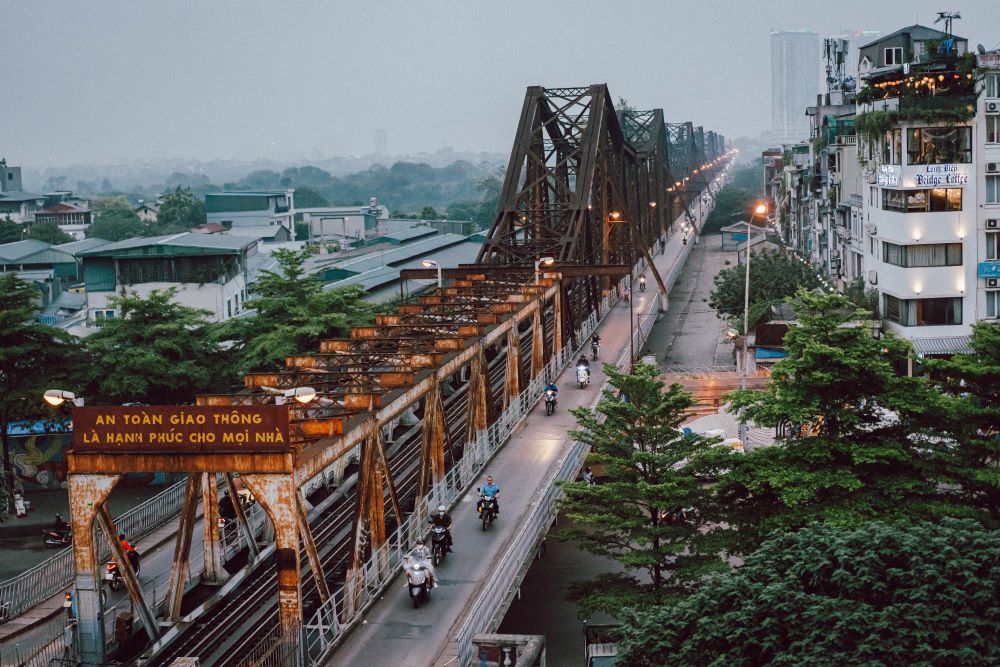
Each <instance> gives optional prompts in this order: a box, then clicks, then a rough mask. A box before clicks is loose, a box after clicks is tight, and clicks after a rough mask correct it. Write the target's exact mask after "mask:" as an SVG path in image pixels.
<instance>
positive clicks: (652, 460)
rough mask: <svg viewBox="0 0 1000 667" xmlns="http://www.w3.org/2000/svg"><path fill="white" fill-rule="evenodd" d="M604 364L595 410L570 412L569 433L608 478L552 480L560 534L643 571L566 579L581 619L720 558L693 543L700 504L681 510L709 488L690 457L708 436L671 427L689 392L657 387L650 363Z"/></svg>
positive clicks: (687, 404) (657, 594) (661, 590)
mask: <svg viewBox="0 0 1000 667" xmlns="http://www.w3.org/2000/svg"><path fill="white" fill-rule="evenodd" d="M604 370H605V372H606V373H607V375H608V383H609V385H610V387H611V389H609V390H605V391H604V392H603V394H602V395H601V399H600V402H599V403H598V404H597V408H596V410H590V409H588V408H577V409H575V410H574V411H573V415H574V416H575V417H576V418H577V421H578V424H579V430H577V431H574V432H573V433H572V436H573V437H574V438H576V439H577V440H580V441H582V442H586V443H588V444H589V445H590V446H591V454H590V457H589V458H588V462H589V463H591V464H592V465H595V466H602V467H603V470H604V474H605V475H606V476H607V477H608V481H607V482H606V483H603V484H597V485H588V484H587V483H586V482H563V483H560V484H559V486H560V487H561V488H562V489H563V491H564V492H565V494H566V495H565V497H564V498H563V500H562V502H561V504H562V508H563V510H564V511H565V513H566V514H567V516H568V518H570V519H571V520H572V521H573V522H574V525H573V526H572V527H571V528H568V529H564V530H563V531H561V532H560V534H559V537H560V539H565V540H572V541H573V542H574V543H575V544H577V545H579V546H581V547H582V548H584V549H586V550H587V551H590V552H591V553H594V554H599V555H602V556H607V557H610V558H613V559H615V560H617V561H618V562H620V563H621V564H622V565H623V566H624V567H625V569H626V570H627V571H631V572H639V573H642V574H643V575H644V578H643V581H640V580H639V579H638V578H636V577H634V576H632V575H618V574H605V575H602V576H600V577H598V578H597V579H595V580H593V581H589V582H584V583H582V584H577V585H574V597H576V598H577V600H578V601H579V602H580V605H581V616H582V617H584V618H586V617H589V616H590V615H591V613H592V612H593V611H595V610H598V609H600V610H604V611H607V612H610V613H612V614H615V613H617V612H619V611H620V610H621V609H622V608H623V607H627V606H630V605H634V604H637V603H640V602H643V603H644V602H652V601H662V600H664V599H666V598H668V597H670V596H674V595H678V594H680V593H682V592H685V591H687V590H688V589H689V588H690V587H691V586H692V584H693V582H694V581H696V580H697V579H698V578H699V577H701V576H703V575H704V574H705V573H706V572H708V571H712V570H713V569H720V568H722V567H723V564H722V561H720V560H719V558H718V556H717V555H715V554H714V553H708V554H705V553H701V552H699V551H698V550H697V548H696V546H695V543H696V540H695V539H694V538H695V536H696V535H698V531H699V529H700V528H701V527H702V523H701V518H700V516H701V515H700V512H699V511H697V509H695V510H693V511H691V510H689V511H687V512H682V510H685V508H691V507H693V508H698V507H699V506H701V505H703V504H704V500H705V498H706V497H707V495H708V491H707V490H706V489H705V484H704V482H703V480H700V479H699V478H698V477H697V476H696V475H695V474H694V470H693V468H692V467H691V465H689V461H690V459H691V458H692V457H693V456H694V455H695V453H696V452H699V451H702V450H704V449H706V448H707V447H709V444H708V443H707V441H705V440H704V439H703V438H701V437H699V436H697V435H684V434H683V433H682V431H681V429H680V428H679V426H680V424H681V423H682V422H683V421H684V419H685V418H686V417H687V416H688V415H689V413H690V408H691V406H692V405H693V400H692V399H691V396H690V395H689V394H688V393H686V392H685V391H684V390H683V389H682V388H681V386H680V385H677V384H674V385H671V386H670V387H665V386H664V382H663V381H662V380H660V379H659V378H658V377H657V375H658V370H657V368H656V367H655V366H652V365H649V364H637V365H636V367H635V369H634V371H633V373H632V374H627V373H622V372H620V371H619V370H618V369H616V368H615V367H613V366H610V365H605V366H604ZM618 392H621V393H624V394H626V395H627V396H628V401H627V402H626V401H623V400H622V399H621V398H620V397H619V396H618V395H617V394H618Z"/></svg>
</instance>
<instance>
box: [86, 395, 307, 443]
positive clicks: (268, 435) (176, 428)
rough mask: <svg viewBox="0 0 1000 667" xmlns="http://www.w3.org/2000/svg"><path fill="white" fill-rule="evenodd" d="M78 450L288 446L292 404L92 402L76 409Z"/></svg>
mask: <svg viewBox="0 0 1000 667" xmlns="http://www.w3.org/2000/svg"><path fill="white" fill-rule="evenodd" d="M73 449H74V451H77V452H104V453H107V452H120V453H133V454H134V453H149V454H205V453H216V452H220V453H221V452H248V453H249V452H286V451H289V442H288V407H287V406H284V405H254V406H230V407H224V406H173V405H170V406H166V405H151V406H128V407H126V406H107V407H102V406H89V407H81V408H74V409H73Z"/></svg>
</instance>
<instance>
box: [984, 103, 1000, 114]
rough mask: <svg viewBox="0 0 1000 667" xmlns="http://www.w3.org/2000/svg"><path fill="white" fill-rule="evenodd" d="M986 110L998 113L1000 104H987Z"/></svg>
mask: <svg viewBox="0 0 1000 667" xmlns="http://www.w3.org/2000/svg"><path fill="white" fill-rule="evenodd" d="M986 110H987V111H989V112H994V111H1000V102H987V103H986Z"/></svg>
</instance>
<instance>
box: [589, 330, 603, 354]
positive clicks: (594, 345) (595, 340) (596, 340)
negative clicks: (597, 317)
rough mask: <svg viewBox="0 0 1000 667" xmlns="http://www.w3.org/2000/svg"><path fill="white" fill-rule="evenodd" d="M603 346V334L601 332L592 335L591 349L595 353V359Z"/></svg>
mask: <svg viewBox="0 0 1000 667" xmlns="http://www.w3.org/2000/svg"><path fill="white" fill-rule="evenodd" d="M600 347H601V336H600V334H596V333H595V334H594V335H593V336H591V337H590V351H591V352H593V353H594V359H596V358H597V350H598V348H600Z"/></svg>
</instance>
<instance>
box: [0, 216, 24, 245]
mask: <svg viewBox="0 0 1000 667" xmlns="http://www.w3.org/2000/svg"><path fill="white" fill-rule="evenodd" d="M24 231H25V230H24V225H19V224H17V223H16V222H14V221H13V220H11V219H10V218H9V217H6V216H5V217H3V218H0V244H2V243H14V242H15V241H20V240H22V239H23V238H24Z"/></svg>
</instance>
